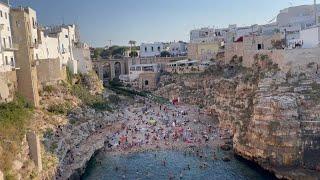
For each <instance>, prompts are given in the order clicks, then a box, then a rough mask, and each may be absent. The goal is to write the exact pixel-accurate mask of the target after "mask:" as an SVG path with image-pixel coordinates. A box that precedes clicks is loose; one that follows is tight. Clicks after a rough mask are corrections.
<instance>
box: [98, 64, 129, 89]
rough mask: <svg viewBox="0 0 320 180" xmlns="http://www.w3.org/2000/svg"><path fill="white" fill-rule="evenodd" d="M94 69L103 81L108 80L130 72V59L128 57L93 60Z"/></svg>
mask: <svg viewBox="0 0 320 180" xmlns="http://www.w3.org/2000/svg"><path fill="white" fill-rule="evenodd" d="M93 69H94V70H95V71H96V73H97V74H98V76H99V78H100V79H101V80H103V82H104V83H105V82H108V81H110V80H113V79H115V78H119V76H120V75H124V74H128V60H126V59H101V60H96V61H93Z"/></svg>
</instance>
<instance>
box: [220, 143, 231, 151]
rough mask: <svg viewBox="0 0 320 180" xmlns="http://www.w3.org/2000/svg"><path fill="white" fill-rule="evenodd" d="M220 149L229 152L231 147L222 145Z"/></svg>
mask: <svg viewBox="0 0 320 180" xmlns="http://www.w3.org/2000/svg"><path fill="white" fill-rule="evenodd" d="M220 148H221V149H222V150H224V151H230V150H231V146H230V145H228V144H223V145H221V146H220Z"/></svg>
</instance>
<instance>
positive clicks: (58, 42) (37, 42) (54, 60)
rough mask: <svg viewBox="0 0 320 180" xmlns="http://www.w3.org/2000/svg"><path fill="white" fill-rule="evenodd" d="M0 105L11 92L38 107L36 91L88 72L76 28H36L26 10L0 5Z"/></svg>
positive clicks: (32, 14) (33, 17)
mask: <svg viewBox="0 0 320 180" xmlns="http://www.w3.org/2000/svg"><path fill="white" fill-rule="evenodd" d="M0 21H1V27H0V36H1V53H2V56H0V75H1V76H0V102H9V101H11V100H12V99H13V97H14V94H15V92H16V91H17V92H19V94H21V95H23V96H25V97H26V98H27V100H28V101H29V102H31V103H32V104H33V105H34V106H35V107H37V106H39V90H40V89H41V88H42V87H43V86H46V85H53V84H55V83H57V82H59V81H62V80H65V79H66V70H67V69H69V70H70V71H71V72H72V73H73V74H78V73H89V71H91V70H92V65H91V59H90V50H89V47H88V45H87V44H85V43H83V42H81V41H80V38H79V33H78V28H77V27H76V25H58V26H53V27H43V26H40V25H39V23H38V21H37V13H36V11H35V10H33V9H32V8H30V7H18V8H11V7H10V6H9V5H8V4H6V3H2V2H1V3H0Z"/></svg>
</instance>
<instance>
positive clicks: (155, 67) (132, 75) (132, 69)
mask: <svg viewBox="0 0 320 180" xmlns="http://www.w3.org/2000/svg"><path fill="white" fill-rule="evenodd" d="M160 71H161V65H160V64H136V65H130V66H129V74H128V75H120V77H119V79H120V80H121V81H123V82H133V81H135V80H137V79H139V76H140V74H143V73H150V72H153V73H160Z"/></svg>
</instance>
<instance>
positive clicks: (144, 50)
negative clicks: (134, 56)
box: [140, 42, 166, 57]
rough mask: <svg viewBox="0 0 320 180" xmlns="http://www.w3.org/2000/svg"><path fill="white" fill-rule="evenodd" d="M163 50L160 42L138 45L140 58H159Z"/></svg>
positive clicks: (162, 44)
mask: <svg viewBox="0 0 320 180" xmlns="http://www.w3.org/2000/svg"><path fill="white" fill-rule="evenodd" d="M165 50H166V49H165V45H164V43H161V42H155V43H142V44H141V45H140V57H154V56H160V55H161V52H162V51H165Z"/></svg>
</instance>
